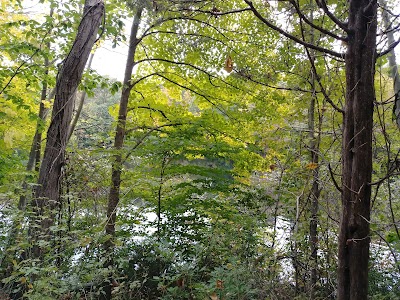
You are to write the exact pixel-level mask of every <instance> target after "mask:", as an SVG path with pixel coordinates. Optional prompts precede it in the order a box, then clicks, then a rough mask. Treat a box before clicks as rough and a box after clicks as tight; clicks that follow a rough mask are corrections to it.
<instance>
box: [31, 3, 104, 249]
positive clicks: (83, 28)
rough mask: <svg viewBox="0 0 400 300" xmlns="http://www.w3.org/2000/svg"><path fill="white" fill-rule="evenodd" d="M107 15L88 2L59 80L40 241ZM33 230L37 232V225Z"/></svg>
mask: <svg viewBox="0 0 400 300" xmlns="http://www.w3.org/2000/svg"><path fill="white" fill-rule="evenodd" d="M103 13H104V2H103V1H98V0H87V1H86V2H85V6H84V9H83V17H82V20H81V23H80V24H79V28H78V31H77V35H76V38H75V42H74V44H73V45H72V48H71V50H70V52H69V54H68V56H67V57H66V58H65V60H64V62H63V64H62V66H61V69H60V71H59V73H58V76H57V82H56V92H55V102H54V107H53V112H52V118H51V123H50V126H49V129H48V131H47V140H46V147H45V151H44V156H43V162H42V164H41V167H40V171H39V179H38V186H37V188H36V191H35V198H34V199H33V201H32V206H33V208H34V211H35V213H36V218H37V219H36V222H38V223H39V226H40V231H39V232H36V233H35V237H36V239H39V237H40V233H42V234H44V235H48V234H49V228H50V226H51V225H52V224H53V223H54V219H53V218H54V211H53V210H54V209H55V208H56V207H57V206H58V204H59V201H60V198H59V196H60V194H59V182H60V177H61V169H62V166H63V164H64V163H65V162H64V154H65V147H66V145H67V141H68V130H69V126H70V122H71V118H72V110H73V105H74V103H73V97H74V95H75V92H76V90H77V87H78V84H79V82H80V80H81V77H82V73H83V70H84V67H85V64H86V61H87V59H88V57H89V54H90V51H91V49H92V47H93V44H94V43H95V41H96V38H97V35H98V31H99V26H100V24H101V20H102V18H103ZM32 228H34V226H33V224H32ZM34 232H35V230H34ZM41 252H42V250H41V249H40V247H35V248H34V253H33V255H34V256H35V257H40V255H41Z"/></svg>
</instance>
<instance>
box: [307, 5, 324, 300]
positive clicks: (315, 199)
mask: <svg viewBox="0 0 400 300" xmlns="http://www.w3.org/2000/svg"><path fill="white" fill-rule="evenodd" d="M310 5H312V6H313V5H314V3H313V2H311V3H310ZM310 21H311V22H313V21H314V14H313V11H312V10H311V13H310ZM310 35H311V43H313V44H314V43H315V36H314V29H313V28H311V33H310ZM307 51H308V55H309V60H310V63H311V72H310V75H311V78H310V83H311V90H312V95H311V99H310V107H309V110H308V130H309V139H310V145H309V147H310V159H311V163H312V164H313V169H312V187H311V192H310V196H309V199H310V214H311V216H310V239H309V243H310V262H311V270H310V299H311V300H314V299H315V297H316V286H317V281H318V209H319V195H320V189H319V165H318V164H319V145H320V134H319V133H318V134H317V135H316V133H315V107H316V104H317V94H316V86H315V85H316V77H317V76H318V75H317V74H316V72H315V70H316V69H315V67H314V66H315V51H314V50H311V51H309V50H307ZM318 119H319V120H318V127H319V132H321V130H320V129H321V121H322V119H321V117H319V118H318Z"/></svg>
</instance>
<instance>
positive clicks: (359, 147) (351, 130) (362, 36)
mask: <svg viewBox="0 0 400 300" xmlns="http://www.w3.org/2000/svg"><path fill="white" fill-rule="evenodd" d="M245 2H246V3H247V5H248V6H249V7H250V8H251V10H252V12H253V13H254V15H255V16H256V17H257V18H258V19H259V20H261V21H262V22H263V23H264V24H266V25H267V26H268V27H270V28H272V29H273V30H276V31H278V32H279V33H280V34H282V35H284V36H286V37H287V38H290V39H292V40H293V41H295V42H296V43H299V44H301V45H303V46H305V47H307V48H310V49H314V50H317V51H320V52H323V53H327V54H329V55H332V56H333V57H336V58H339V59H341V58H345V70H346V102H345V105H344V109H343V110H342V109H339V110H340V111H341V112H342V113H343V132H344V133H343V141H342V188H341V192H342V214H341V221H340V233H339V268H338V299H340V300H344V299H366V298H367V293H368V259H369V244H370V231H369V230H370V229H369V222H370V197H371V185H370V184H371V178H372V125H373V119H372V116H373V104H374V100H375V91H374V74H375V61H376V33H377V2H376V1H355V0H352V1H349V4H348V17H347V19H348V21H347V22H345V21H342V20H340V18H338V17H336V16H335V15H334V14H333V13H332V12H331V9H332V7H329V6H328V5H327V3H326V2H325V1H324V0H322V1H319V2H318V5H319V7H321V10H322V11H323V12H324V13H325V15H326V16H327V17H328V18H329V19H330V21H331V22H333V23H334V24H335V25H336V28H338V29H340V30H341V31H342V33H344V34H345V36H338V35H337V34H336V33H335V31H336V30H337V29H336V30H335V31H327V30H326V29H325V28H323V27H320V26H319V25H317V24H314V23H313V22H311V21H310V20H309V19H308V18H307V17H306V14H305V13H304V11H302V10H301V8H300V7H299V4H298V3H297V2H295V1H291V2H290V3H291V5H292V6H293V8H294V9H295V11H296V12H297V13H298V15H299V18H300V19H301V20H303V21H304V22H305V23H306V24H308V25H309V26H311V27H313V28H315V29H317V30H319V31H320V32H321V33H323V34H325V35H327V36H330V37H334V38H336V39H339V40H343V41H345V42H346V45H347V51H346V54H340V53H338V52H336V51H333V50H330V49H326V48H323V47H320V46H318V45H315V44H313V43H308V42H306V41H304V40H302V39H301V38H299V37H296V36H295V35H292V34H291V33H289V32H287V31H285V30H283V29H282V28H280V27H279V26H277V25H275V24H273V23H272V22H271V21H269V20H268V19H267V18H266V17H264V16H263V15H262V14H261V13H260V10H259V9H257V8H256V7H255V6H254V4H253V3H252V2H251V1H248V0H245Z"/></svg>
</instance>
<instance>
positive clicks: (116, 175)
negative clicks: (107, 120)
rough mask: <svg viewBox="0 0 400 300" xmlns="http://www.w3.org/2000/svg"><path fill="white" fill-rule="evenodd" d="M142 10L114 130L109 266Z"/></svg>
mask: <svg viewBox="0 0 400 300" xmlns="http://www.w3.org/2000/svg"><path fill="white" fill-rule="evenodd" d="M142 11H143V7H141V6H139V7H138V8H137V11H136V13H135V16H134V19H133V23H132V27H131V36H130V40H129V50H128V57H127V60H126V66H125V75H124V82H123V85H122V92H121V99H120V103H119V112H118V123H117V128H116V132H115V140H114V149H115V150H116V154H115V155H114V158H113V162H112V170H111V188H110V194H109V197H108V207H107V224H106V234H107V235H109V239H108V240H107V241H106V242H105V244H104V248H105V250H106V252H107V254H108V259H107V261H106V264H105V266H106V267H109V268H110V267H111V266H112V265H113V260H112V252H113V249H114V237H115V222H116V219H117V206H118V203H119V197H120V186H121V170H122V166H121V164H122V153H121V150H122V147H123V145H124V139H125V129H126V116H127V113H128V103H129V96H130V93H131V90H132V88H133V84H132V83H131V79H132V72H133V67H134V66H135V65H136V62H135V53H136V48H137V45H138V43H139V39H138V38H137V35H138V30H139V23H140V20H141V17H142ZM111 284H112V277H110V280H109V282H108V283H107V284H105V285H104V286H103V291H102V294H101V299H111Z"/></svg>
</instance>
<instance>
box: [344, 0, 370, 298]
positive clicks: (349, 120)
mask: <svg viewBox="0 0 400 300" xmlns="http://www.w3.org/2000/svg"><path fill="white" fill-rule="evenodd" d="M376 32H377V3H376V0H372V1H371V0H351V1H350V2H349V21H348V45H347V52H346V104H345V108H344V111H345V114H344V118H343V141H342V216H341V220H340V230H339V257H338V259H339V266H338V299H339V300H350V299H351V300H364V299H367V298H368V297H367V295H368V259H369V244H370V224H369V220H370V212H371V209H370V198H371V185H370V183H371V176H372V125H373V118H372V116H373V104H374V100H375V90H374V74H375V61H376Z"/></svg>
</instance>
